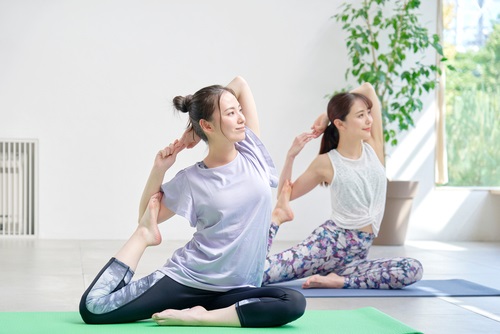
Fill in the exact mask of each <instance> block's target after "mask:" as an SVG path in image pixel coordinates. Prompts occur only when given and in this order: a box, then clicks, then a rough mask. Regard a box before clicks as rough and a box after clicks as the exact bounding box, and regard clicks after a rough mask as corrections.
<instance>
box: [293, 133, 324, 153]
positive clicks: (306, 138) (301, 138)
mask: <svg viewBox="0 0 500 334" xmlns="http://www.w3.org/2000/svg"><path fill="white" fill-rule="evenodd" d="M316 137H317V136H315V135H314V132H304V133H302V134H300V135H298V136H297V137H295V139H294V140H293V143H292V147H290V149H289V150H288V156H289V157H291V158H295V157H296V156H297V155H298V154H299V153H300V151H302V149H303V148H304V146H306V144H307V143H308V142H310V141H311V140H312V139H314V138H316Z"/></svg>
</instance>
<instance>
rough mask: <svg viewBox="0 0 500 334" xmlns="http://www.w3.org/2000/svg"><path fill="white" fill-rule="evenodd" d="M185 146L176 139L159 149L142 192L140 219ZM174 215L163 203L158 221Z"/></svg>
mask: <svg viewBox="0 0 500 334" xmlns="http://www.w3.org/2000/svg"><path fill="white" fill-rule="evenodd" d="M184 148H185V144H184V143H181V142H180V141H178V140H176V141H175V142H173V143H172V144H170V145H169V146H167V147H165V148H164V149H163V150H161V151H159V152H158V154H157V155H156V158H155V161H154V164H153V168H152V169H151V172H150V174H149V177H148V181H147V182H146V186H145V187H144V191H143V192H142V196H141V202H140V204H139V219H140V218H141V217H142V215H143V214H144V212H145V211H146V208H147V206H148V202H149V199H150V198H151V196H153V195H154V194H156V193H157V192H159V191H160V190H161V185H162V183H163V178H164V177H165V173H166V172H167V170H168V169H169V168H170V167H171V166H172V165H173V164H174V162H175V159H176V157H177V154H178V153H179V152H180V151H182V150H183V149H184ZM173 215H174V213H173V212H172V211H170V210H169V209H167V208H166V207H165V206H164V205H163V204H162V205H161V207H160V212H159V215H158V222H163V221H165V220H167V219H169V218H170V217H172V216H173Z"/></svg>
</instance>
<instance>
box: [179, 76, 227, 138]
mask: <svg viewBox="0 0 500 334" xmlns="http://www.w3.org/2000/svg"><path fill="white" fill-rule="evenodd" d="M224 92H229V93H231V94H233V95H234V92H233V91H232V90H231V89H230V88H227V87H223V86H220V85H213V86H208V87H205V88H202V89H200V90H199V91H197V92H196V93H194V94H193V95H186V96H176V97H174V99H173V104H174V108H175V109H177V110H178V111H180V112H183V113H188V114H189V121H188V129H193V130H194V133H196V135H197V136H198V137H200V138H201V139H203V140H204V141H205V142H206V141H208V138H207V135H206V134H205V132H203V129H202V128H201V126H200V120H202V119H204V120H207V121H212V119H213V114H214V111H215V110H219V109H220V98H221V96H222V94H223V93H224Z"/></svg>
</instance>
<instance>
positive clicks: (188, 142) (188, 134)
mask: <svg viewBox="0 0 500 334" xmlns="http://www.w3.org/2000/svg"><path fill="white" fill-rule="evenodd" d="M199 142H200V137H198V135H197V134H196V133H195V132H194V130H193V128H192V127H191V128H190V129H187V130H186V131H184V133H183V134H182V137H181V138H180V139H179V143H180V144H181V145H183V146H184V147H185V148H193V147H195V146H196V145H198V143H199Z"/></svg>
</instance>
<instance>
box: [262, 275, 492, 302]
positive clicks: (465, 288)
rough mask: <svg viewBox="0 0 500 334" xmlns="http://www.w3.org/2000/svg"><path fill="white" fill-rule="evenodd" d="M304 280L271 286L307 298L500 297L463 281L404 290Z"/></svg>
mask: <svg viewBox="0 0 500 334" xmlns="http://www.w3.org/2000/svg"><path fill="white" fill-rule="evenodd" d="M303 282H304V279H301V280H295V281H289V282H283V283H276V284H270V285H268V286H283V287H287V288H292V289H296V290H298V291H300V292H301V293H302V294H303V295H304V296H305V297H307V298H349V297H472V296H500V290H497V289H493V288H489V287H487V286H484V285H480V284H477V283H474V282H470V281H467V280H463V279H449V280H421V281H418V282H417V283H414V284H412V285H410V286H407V287H406V288H404V289H399V290H378V289H302V283H303Z"/></svg>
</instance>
